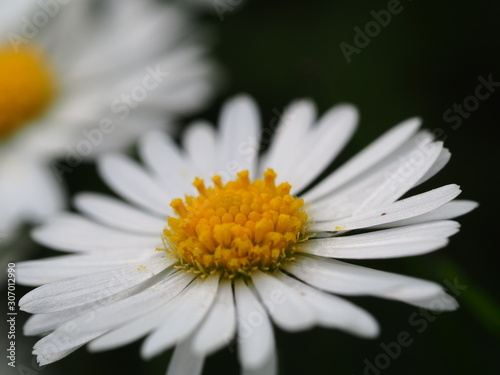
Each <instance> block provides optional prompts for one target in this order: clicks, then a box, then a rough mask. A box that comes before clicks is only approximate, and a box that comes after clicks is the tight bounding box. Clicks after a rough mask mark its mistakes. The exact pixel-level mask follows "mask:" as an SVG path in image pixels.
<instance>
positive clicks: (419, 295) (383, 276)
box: [282, 255, 457, 310]
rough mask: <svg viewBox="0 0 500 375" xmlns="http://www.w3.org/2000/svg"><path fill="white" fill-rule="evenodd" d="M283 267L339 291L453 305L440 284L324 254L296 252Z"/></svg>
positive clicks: (321, 286) (449, 307)
mask: <svg viewBox="0 0 500 375" xmlns="http://www.w3.org/2000/svg"><path fill="white" fill-rule="evenodd" d="M282 268H283V269H284V270H285V271H287V272H289V273H291V274H292V275H294V276H296V277H297V278H299V279H300V280H303V281H305V282H306V283H308V284H311V285H313V286H315V287H317V288H320V289H324V290H327V291H329V292H332V293H339V294H343V295H372V296H377V297H383V298H389V299H396V300H399V301H402V302H406V303H409V304H413V305H416V306H420V307H428V304H429V303H430V302H431V301H433V300H435V299H443V301H444V302H445V305H444V306H443V309H448V310H452V309H455V308H456V307H457V305H456V301H455V300H453V298H451V297H449V296H448V295H446V293H445V292H444V290H443V288H442V287H441V286H439V285H438V284H435V283H433V282H430V281H426V280H420V279H416V278H413V277H408V276H403V275H398V274H393V273H389V272H383V271H378V270H374V269H371V268H366V267H361V266H356V265H353V264H348V263H343V262H340V261H337V260H334V259H328V258H313V257H310V256H304V255H297V259H296V261H294V262H290V263H287V264H285V265H283V267H282Z"/></svg>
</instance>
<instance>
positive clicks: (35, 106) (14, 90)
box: [0, 46, 55, 141]
mask: <svg viewBox="0 0 500 375" xmlns="http://www.w3.org/2000/svg"><path fill="white" fill-rule="evenodd" d="M54 91H55V85H54V80H53V77H52V74H51V72H50V70H49V68H48V66H47V64H46V61H45V60H44V58H43V56H42V55H40V54H39V53H38V52H37V51H35V50H34V49H30V48H25V49H22V50H20V51H18V52H15V51H14V50H13V49H11V48H9V47H6V48H2V47H1V46H0V141H2V140H4V139H6V138H7V137H9V136H10V135H12V134H13V133H14V132H15V131H17V130H19V129H20V128H22V127H23V126H24V125H26V124H27V123H28V121H30V120H32V119H33V118H35V117H36V116H38V115H40V114H41V113H42V112H43V111H44V110H45V109H46V108H47V106H48V104H49V103H50V102H51V100H52V99H53V97H54Z"/></svg>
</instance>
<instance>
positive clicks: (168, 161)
mask: <svg viewBox="0 0 500 375" xmlns="http://www.w3.org/2000/svg"><path fill="white" fill-rule="evenodd" d="M139 152H140V154H141V158H142V160H143V161H144V162H145V163H146V165H147V166H148V167H149V169H150V170H151V171H152V172H153V173H154V174H155V176H157V178H158V180H159V181H160V183H161V185H162V186H163V187H164V188H165V190H166V191H165V193H166V194H168V198H169V200H168V202H167V204H169V203H170V200H171V199H173V198H178V197H183V196H184V194H186V193H190V192H191V190H193V189H194V188H193V187H192V186H191V183H192V182H193V180H194V178H195V173H196V171H194V170H193V166H192V165H191V162H190V161H189V160H188V159H187V157H186V155H185V154H184V153H183V152H182V151H181V150H180V149H179V148H178V147H177V145H176V144H175V143H174V141H173V140H172V139H171V138H170V137H169V136H168V135H167V134H165V133H164V132H161V131H151V132H148V133H146V134H145V135H144V136H143V137H141V138H140V140H139ZM165 198H166V197H165ZM169 208H170V207H169ZM168 212H170V211H168Z"/></svg>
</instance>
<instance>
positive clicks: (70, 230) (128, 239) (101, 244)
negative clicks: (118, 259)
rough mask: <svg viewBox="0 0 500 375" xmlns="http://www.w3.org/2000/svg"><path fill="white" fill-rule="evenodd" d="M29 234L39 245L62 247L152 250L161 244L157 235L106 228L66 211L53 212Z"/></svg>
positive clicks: (82, 249)
mask: <svg viewBox="0 0 500 375" xmlns="http://www.w3.org/2000/svg"><path fill="white" fill-rule="evenodd" d="M32 237H33V238H34V239H35V240H36V241H37V242H39V243H41V244H42V245H46V246H50V247H52V248H54V249H58V250H63V251H84V252H96V251H106V250H113V249H116V250H118V249H132V248H133V249H151V250H154V249H156V248H158V247H163V246H162V240H161V237H160V236H158V235H156V236H152V235H144V234H131V233H128V232H123V231H119V230H115V229H110V228H106V227H104V226H102V225H99V224H95V223H93V222H92V221H90V220H88V219H85V218H83V217H82V216H79V215H75V214H70V213H65V214H60V215H57V216H54V217H53V218H51V219H50V220H48V221H47V222H46V223H45V224H44V225H42V226H40V227H38V228H36V229H35V230H34V231H33V232H32Z"/></svg>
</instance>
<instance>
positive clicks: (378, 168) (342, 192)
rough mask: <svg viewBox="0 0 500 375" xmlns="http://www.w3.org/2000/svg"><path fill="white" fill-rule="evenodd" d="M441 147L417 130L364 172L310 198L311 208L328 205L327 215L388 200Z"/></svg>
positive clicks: (359, 209) (394, 197)
mask: <svg viewBox="0 0 500 375" xmlns="http://www.w3.org/2000/svg"><path fill="white" fill-rule="evenodd" d="M442 147H443V145H442V143H441V142H432V135H431V134H429V133H427V132H420V133H418V134H417V135H415V136H414V137H412V138H411V139H410V140H408V141H407V142H405V143H404V144H403V145H402V146H400V147H399V148H398V150H396V151H395V152H394V153H392V154H390V155H389V156H387V157H386V158H384V159H383V160H381V161H380V162H378V163H377V164H375V165H374V166H373V167H372V168H370V169H369V170H367V171H365V173H362V174H361V175H358V176H357V177H355V178H353V179H352V180H350V181H349V182H347V183H345V184H343V185H342V186H341V187H340V188H338V189H336V190H334V191H333V192H331V193H329V194H327V195H325V196H323V197H321V198H320V199H318V200H315V201H314V202H312V203H311V209H313V210H315V209H317V208H320V209H321V210H325V209H329V211H330V216H329V218H332V216H331V214H332V213H333V214H335V216H334V217H333V218H339V217H343V216H344V217H345V216H349V215H353V214H355V213H358V212H362V211H364V210H370V209H374V208H376V207H380V206H382V205H385V204H389V203H392V202H394V201H396V200H397V199H398V198H400V197H401V196H402V195H403V194H404V193H405V192H407V191H408V190H409V189H411V188H412V187H413V186H414V185H415V183H416V182H417V181H418V180H419V179H420V178H421V176H422V175H423V174H424V173H425V172H426V171H427V170H428V169H429V168H430V167H431V165H432V164H433V163H434V161H435V160H436V158H437V157H438V155H439V153H440V150H441V149H442ZM316 219H317V220H324V219H325V218H324V217H321V216H318V217H317V218H316Z"/></svg>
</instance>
